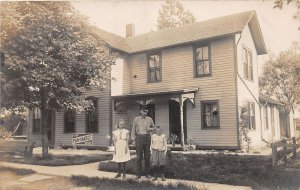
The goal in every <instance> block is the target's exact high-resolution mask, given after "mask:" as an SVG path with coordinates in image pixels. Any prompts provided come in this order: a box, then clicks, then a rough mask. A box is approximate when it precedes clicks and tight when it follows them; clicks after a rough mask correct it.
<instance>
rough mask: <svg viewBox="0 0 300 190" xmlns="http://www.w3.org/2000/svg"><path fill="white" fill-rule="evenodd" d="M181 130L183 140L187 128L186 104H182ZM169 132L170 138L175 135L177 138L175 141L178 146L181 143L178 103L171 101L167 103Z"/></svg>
mask: <svg viewBox="0 0 300 190" xmlns="http://www.w3.org/2000/svg"><path fill="white" fill-rule="evenodd" d="M183 129H184V139H186V136H187V127H186V103H185V102H184V104H183ZM169 132H170V134H169V135H170V136H171V135H172V134H175V135H177V136H178V139H177V141H176V143H177V144H180V141H181V138H180V137H181V127H180V105H179V103H178V102H176V101H174V100H171V101H169Z"/></svg>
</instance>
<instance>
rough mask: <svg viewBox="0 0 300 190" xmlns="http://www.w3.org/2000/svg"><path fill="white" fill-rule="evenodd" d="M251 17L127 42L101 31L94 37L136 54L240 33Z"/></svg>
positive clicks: (236, 17)
mask: <svg viewBox="0 0 300 190" xmlns="http://www.w3.org/2000/svg"><path fill="white" fill-rule="evenodd" d="M254 15H256V13H255V11H247V12H242V13H237V14H233V15H228V16H223V17H219V18H214V19H210V20H206V21H201V22H197V23H193V24H188V25H184V26H181V27H177V28H171V29H166V30H161V31H154V32H149V33H144V34H140V35H136V36H133V37H129V38H123V37H121V36H118V35H115V34H112V33H109V32H106V31H104V30H101V29H97V30H96V34H97V35H98V36H99V37H101V38H103V39H104V40H105V41H106V42H107V43H108V44H110V45H111V46H112V47H113V48H115V49H118V50H121V51H124V52H127V53H137V52H141V51H147V50H152V49H157V48H164V47H170V46H175V45H180V44H186V43H191V42H194V41H200V40H205V39H210V38H216V37H220V36H224V35H230V34H236V33H241V32H242V31H243V29H244V28H245V26H246V25H247V24H248V23H249V21H250V20H251V18H252V17H253V16H254ZM258 27H259V26H258ZM262 40H263V39H262ZM263 45H264V42H263ZM262 53H263V52H262Z"/></svg>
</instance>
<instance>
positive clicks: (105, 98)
mask: <svg viewBox="0 0 300 190" xmlns="http://www.w3.org/2000/svg"><path fill="white" fill-rule="evenodd" d="M86 94H87V95H89V96H95V97H98V98H99V99H98V133H93V145H96V146H106V145H108V143H109V139H108V138H107V135H109V134H110V132H109V127H110V124H109V106H110V105H109V89H106V90H104V91H101V90H99V89H98V88H92V90H90V91H88V92H87V93H86ZM55 118H56V119H55V145H72V133H65V132H64V113H63V112H56V114H55ZM85 118H86V115H85V112H82V113H77V114H76V120H75V130H76V131H75V133H86V120H85Z"/></svg>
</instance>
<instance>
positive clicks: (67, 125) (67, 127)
mask: <svg viewBox="0 0 300 190" xmlns="http://www.w3.org/2000/svg"><path fill="white" fill-rule="evenodd" d="M64 132H65V133H75V112H74V111H66V112H65V113H64Z"/></svg>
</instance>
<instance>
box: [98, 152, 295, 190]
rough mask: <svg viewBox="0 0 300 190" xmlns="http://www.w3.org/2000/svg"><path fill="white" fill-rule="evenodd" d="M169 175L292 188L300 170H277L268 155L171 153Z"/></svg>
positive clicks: (103, 166)
mask: <svg viewBox="0 0 300 190" xmlns="http://www.w3.org/2000/svg"><path fill="white" fill-rule="evenodd" d="M135 161H136V160H135V159H132V160H130V161H129V162H127V173H130V174H135ZM99 170H102V171H114V172H116V171H117V164H116V163H113V162H106V163H100V164H99ZM165 174H166V177H167V178H175V179H186V180H195V181H203V182H214V183H223V184H231V185H243V186H251V187H252V188H253V189H272V190H273V189H289V190H290V189H291V190H298V189H299V187H300V180H299V179H300V172H299V171H285V170H275V169H273V168H272V166H271V160H270V158H269V157H264V156H245V155H243V156H239V155H224V154H205V155H203V154H180V153H169V154H168V161H167V165H166V171H165Z"/></svg>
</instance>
